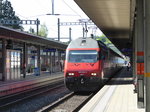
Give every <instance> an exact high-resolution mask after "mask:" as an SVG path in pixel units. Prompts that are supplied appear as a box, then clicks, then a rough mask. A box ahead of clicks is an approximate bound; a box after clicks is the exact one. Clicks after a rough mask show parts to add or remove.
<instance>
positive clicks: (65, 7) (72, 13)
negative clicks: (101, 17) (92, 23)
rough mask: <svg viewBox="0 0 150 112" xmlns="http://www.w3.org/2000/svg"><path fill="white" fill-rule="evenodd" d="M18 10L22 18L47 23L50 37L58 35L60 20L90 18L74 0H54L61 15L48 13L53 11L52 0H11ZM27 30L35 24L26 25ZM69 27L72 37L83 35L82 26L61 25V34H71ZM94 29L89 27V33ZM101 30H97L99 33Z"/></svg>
mask: <svg viewBox="0 0 150 112" xmlns="http://www.w3.org/2000/svg"><path fill="white" fill-rule="evenodd" d="M9 1H10V2H11V4H12V7H13V8H14V11H15V12H16V15H17V16H19V17H20V19H22V20H25V19H26V20H36V19H37V18H38V19H39V20H40V23H41V24H46V26H47V28H48V31H49V34H48V37H57V31H58V30H57V21H58V18H60V22H78V20H79V19H89V18H88V17H87V16H86V15H85V14H84V12H83V11H82V10H81V9H80V8H79V7H78V5H77V4H76V3H75V2H74V0H54V13H55V14H60V15H59V16H52V15H51V16H50V15H46V14H48V13H52V0H9ZM24 27H25V30H28V29H29V28H30V27H32V28H36V27H35V26H27V25H26V26H24ZM69 27H71V28H72V38H73V39H75V38H77V37H81V36H82V35H83V34H82V26H61V27H60V32H61V34H60V36H61V37H68V36H69ZM91 32H92V30H90V29H89V32H88V35H90V34H91ZM98 34H99V35H100V34H101V32H100V31H97V35H98Z"/></svg>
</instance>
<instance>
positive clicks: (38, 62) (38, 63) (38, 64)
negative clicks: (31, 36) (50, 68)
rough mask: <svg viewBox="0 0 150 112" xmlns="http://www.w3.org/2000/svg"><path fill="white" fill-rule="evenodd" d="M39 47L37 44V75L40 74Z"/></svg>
mask: <svg viewBox="0 0 150 112" xmlns="http://www.w3.org/2000/svg"><path fill="white" fill-rule="evenodd" d="M40 50H41V47H40V46H38V47H37V66H38V69H39V75H40V74H41V61H40V57H41V53H40Z"/></svg>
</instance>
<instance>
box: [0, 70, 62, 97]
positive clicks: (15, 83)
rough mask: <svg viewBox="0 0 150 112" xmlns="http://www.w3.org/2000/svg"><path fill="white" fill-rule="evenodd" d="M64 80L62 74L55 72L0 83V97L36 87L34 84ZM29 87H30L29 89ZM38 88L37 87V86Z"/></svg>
mask: <svg viewBox="0 0 150 112" xmlns="http://www.w3.org/2000/svg"><path fill="white" fill-rule="evenodd" d="M57 78H64V76H63V72H56V73H52V74H48V73H43V74H41V75H39V76H35V75H27V76H26V78H23V77H20V79H17V80H6V81H0V97H1V96H5V95H9V94H12V93H16V92H20V91H24V90H26V89H31V88H34V87H36V84H39V85H40V83H43V82H46V81H47V82H48V81H51V80H53V79H57ZM29 85H31V86H30V87H29ZM37 86H38V85H37Z"/></svg>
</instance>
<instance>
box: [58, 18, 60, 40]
mask: <svg viewBox="0 0 150 112" xmlns="http://www.w3.org/2000/svg"><path fill="white" fill-rule="evenodd" d="M58 41H60V19H59V18H58Z"/></svg>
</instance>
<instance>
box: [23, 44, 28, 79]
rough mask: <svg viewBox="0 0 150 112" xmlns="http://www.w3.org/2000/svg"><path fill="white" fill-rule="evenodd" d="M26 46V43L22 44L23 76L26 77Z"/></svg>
mask: <svg viewBox="0 0 150 112" xmlns="http://www.w3.org/2000/svg"><path fill="white" fill-rule="evenodd" d="M27 53H28V48H27V45H26V43H24V46H23V78H25V77H26V70H27V61H28V54H27Z"/></svg>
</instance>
